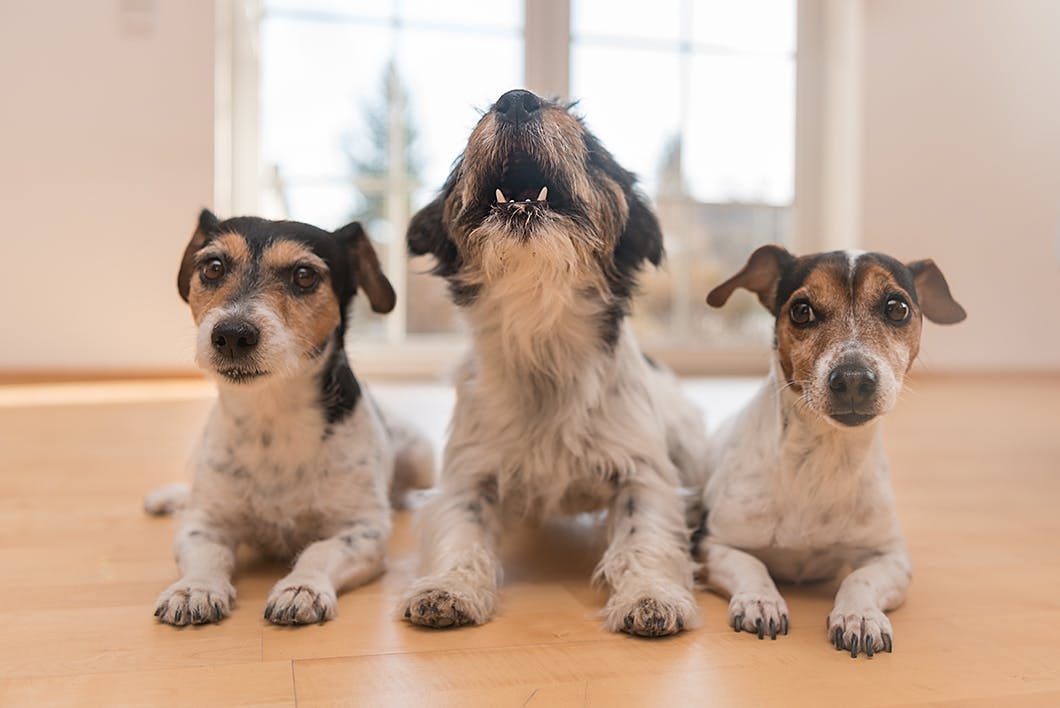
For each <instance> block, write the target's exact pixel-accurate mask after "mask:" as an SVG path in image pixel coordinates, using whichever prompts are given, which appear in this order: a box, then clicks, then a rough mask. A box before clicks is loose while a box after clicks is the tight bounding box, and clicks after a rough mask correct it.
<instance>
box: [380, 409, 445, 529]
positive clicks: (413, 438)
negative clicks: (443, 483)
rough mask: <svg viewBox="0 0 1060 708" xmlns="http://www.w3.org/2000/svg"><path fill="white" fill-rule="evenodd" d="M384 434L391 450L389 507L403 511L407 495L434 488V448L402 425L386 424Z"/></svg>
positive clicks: (421, 435) (391, 422)
mask: <svg viewBox="0 0 1060 708" xmlns="http://www.w3.org/2000/svg"><path fill="white" fill-rule="evenodd" d="M387 430H388V432H389V434H390V440H391V443H392V444H393V446H394V479H393V481H392V482H391V484H390V504H391V506H393V507H394V508H395V509H403V508H405V506H406V504H405V496H406V492H408V491H409V490H411V489H427V488H428V487H430V486H431V485H433V484H434V448H433V447H432V446H431V443H430V441H429V440H428V439H427V438H426V437H425V436H424V435H423V434H422V433H421V432H420V431H419V430H417V429H416V428H414V427H413V426H412V425H410V424H408V423H405V422H403V421H392V420H388V421H387Z"/></svg>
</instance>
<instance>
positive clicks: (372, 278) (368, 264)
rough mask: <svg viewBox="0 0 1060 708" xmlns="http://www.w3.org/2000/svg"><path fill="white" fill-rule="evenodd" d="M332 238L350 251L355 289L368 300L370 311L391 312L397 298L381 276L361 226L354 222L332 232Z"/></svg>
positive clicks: (372, 250)
mask: <svg viewBox="0 0 1060 708" xmlns="http://www.w3.org/2000/svg"><path fill="white" fill-rule="evenodd" d="M335 236H336V237H337V238H338V239H339V240H340V241H342V242H343V244H345V246H346V248H347V250H348V251H349V254H350V270H351V272H352V273H353V275H354V278H355V280H356V283H357V285H358V286H359V287H360V288H361V289H362V290H364V294H365V295H367V296H368V302H369V303H370V304H371V305H372V310H373V311H374V312H378V313H380V314H386V313H387V312H390V311H391V310H393V309H394V305H395V304H396V303H397V296H396V295H395V294H394V288H393V287H391V285H390V281H389V280H387V279H386V276H385V275H383V269H382V267H380V265H379V257H378V256H376V255H375V249H374V248H372V242H371V240H370V239H369V238H368V234H366V233H365V232H364V229H363V228H362V227H361V224H360V222H357V221H354V222H352V223H349V224H346V225H345V226H343V227H342V228H341V229H339V230H338V231H336V232H335ZM351 294H352V293H351Z"/></svg>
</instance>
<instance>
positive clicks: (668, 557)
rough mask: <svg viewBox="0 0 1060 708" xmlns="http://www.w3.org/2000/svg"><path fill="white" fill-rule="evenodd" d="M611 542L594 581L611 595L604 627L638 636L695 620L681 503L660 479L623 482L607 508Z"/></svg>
mask: <svg viewBox="0 0 1060 708" xmlns="http://www.w3.org/2000/svg"><path fill="white" fill-rule="evenodd" d="M608 529H609V536H610V545H609V546H608V548H607V551H606V552H605V553H604V557H603V559H602V560H601V561H600V565H599V566H598V567H597V569H596V573H595V576H594V580H596V581H597V582H606V583H607V584H608V585H609V586H610V588H611V596H610V598H609V599H608V601H607V605H606V606H605V607H604V610H603V614H604V626H605V627H606V628H607V629H608V630H610V631H612V632H616V631H623V632H629V633H630V634H636V635H638V636H642V637H660V636H665V635H668V634H676V633H677V632H680V631H681V630H683V629H685V628H686V627H692V626H694V625H695V624H696V623H697V622H698V611H697V607H696V604H695V602H694V600H693V598H692V561H691V557H690V555H689V552H688V533H687V529H686V526H685V521H684V504H683V502H682V500H681V499H680V496H679V494H678V490H677V488H676V487H673V486H670V485H668V484H666V483H665V482H663V481H662V480H659V479H653V480H651V482H650V483H644V482H628V483H626V484H625V485H624V486H622V487H621V488H620V489H619V491H618V493H617V494H616V495H615V499H614V501H613V502H612V504H611V508H610V511H609V523H608Z"/></svg>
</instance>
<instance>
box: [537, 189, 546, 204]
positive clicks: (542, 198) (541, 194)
mask: <svg viewBox="0 0 1060 708" xmlns="http://www.w3.org/2000/svg"><path fill="white" fill-rule="evenodd" d="M547 198H548V187H542V188H541V191H540V192H539V193H538V195H537V201H539V202H543V201H545V199H547Z"/></svg>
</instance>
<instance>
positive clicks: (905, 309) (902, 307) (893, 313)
mask: <svg viewBox="0 0 1060 708" xmlns="http://www.w3.org/2000/svg"><path fill="white" fill-rule="evenodd" d="M883 313H884V314H885V315H887V319H889V320H890V321H891V322H905V321H906V320H907V319H909V303H907V302H906V301H905V300H903V299H902V298H900V297H892V298H889V299H888V300H887V304H886V305H884V306H883Z"/></svg>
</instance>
